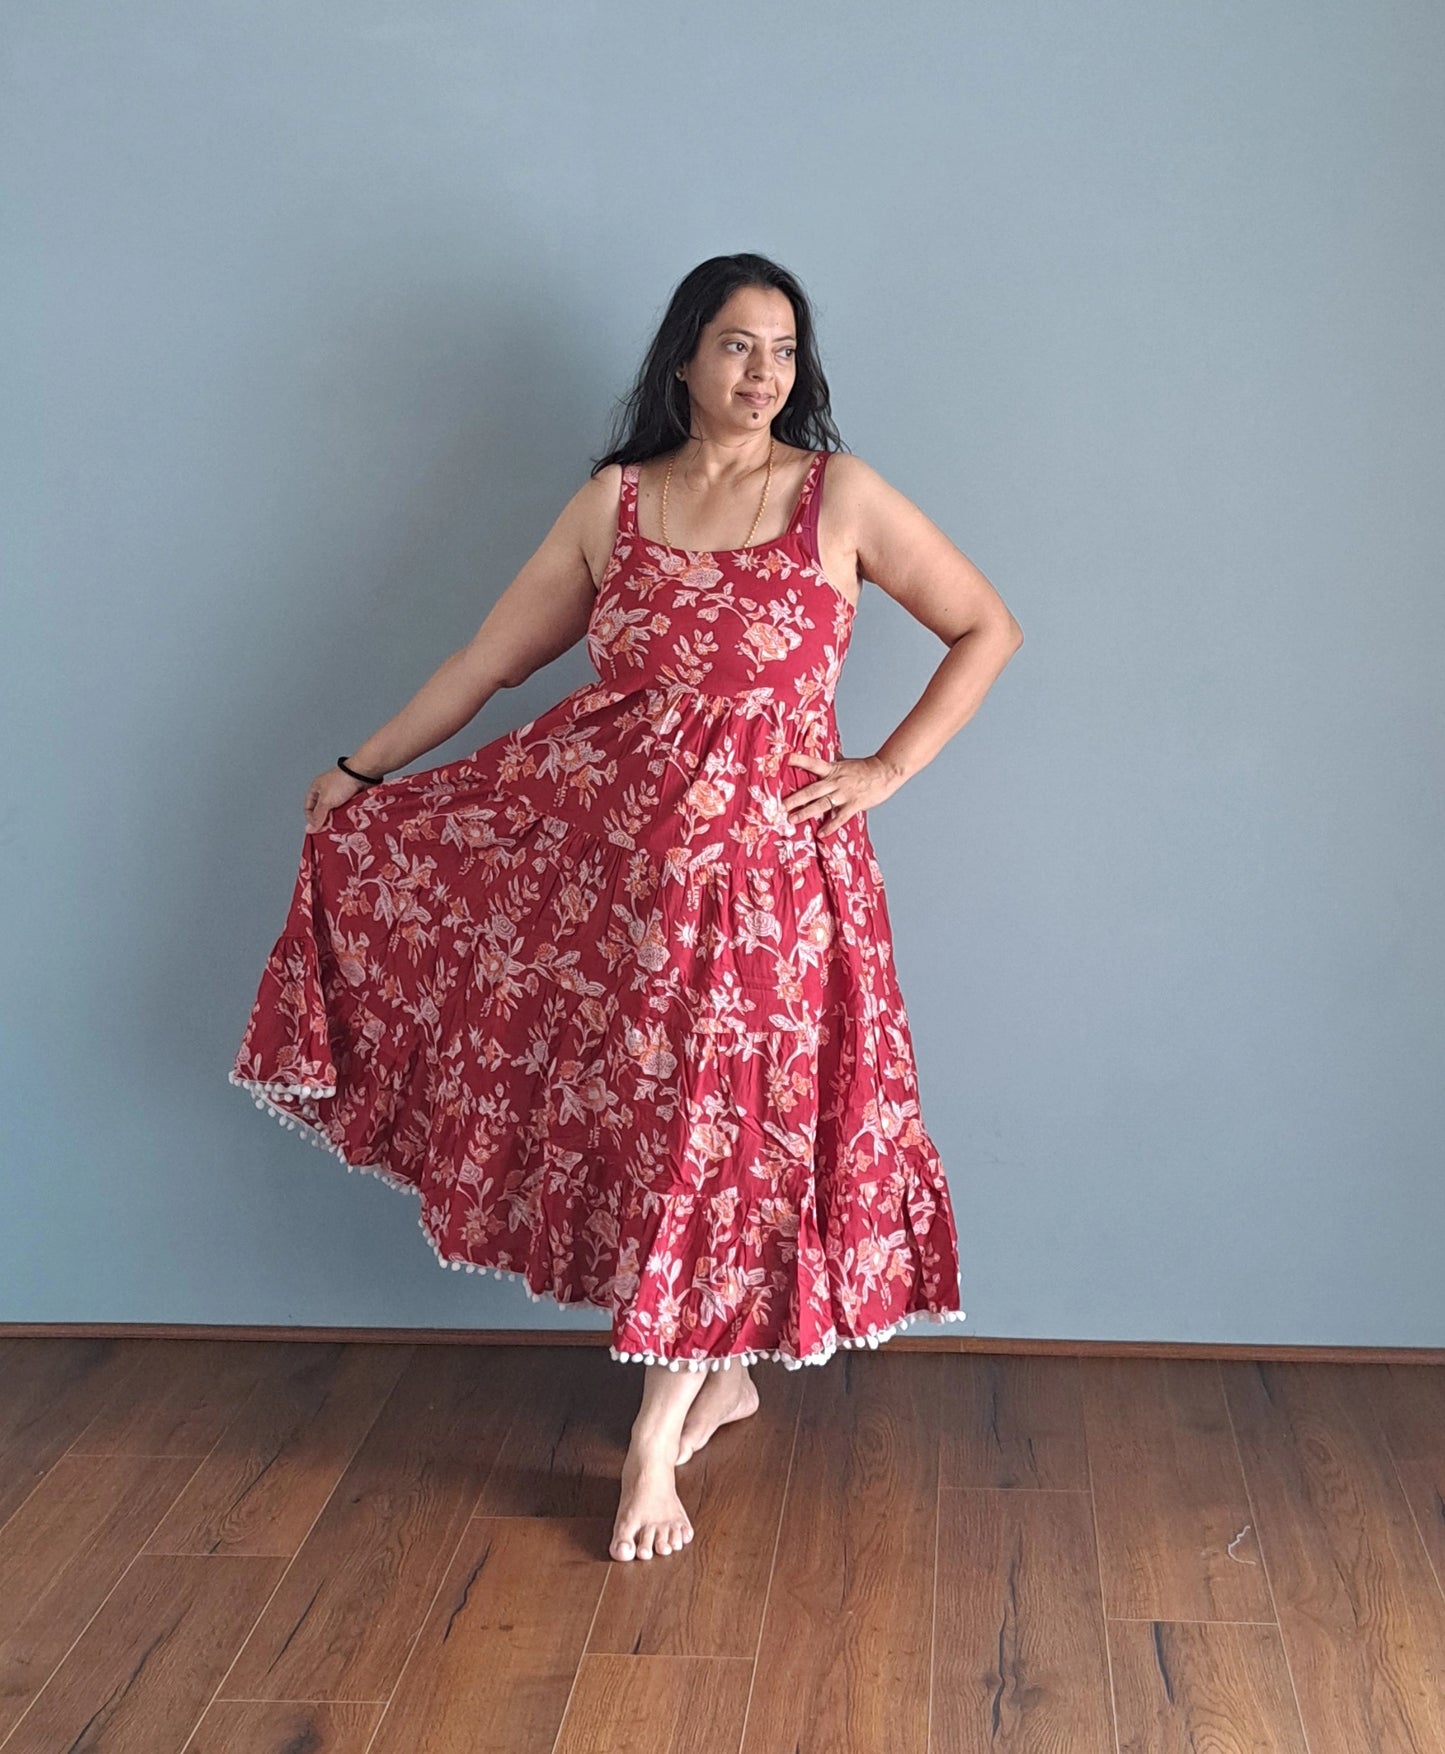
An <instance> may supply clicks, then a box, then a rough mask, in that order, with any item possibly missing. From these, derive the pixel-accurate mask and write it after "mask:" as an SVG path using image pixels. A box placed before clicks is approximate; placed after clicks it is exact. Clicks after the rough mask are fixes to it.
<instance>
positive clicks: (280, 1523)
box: [146, 1345, 416, 1559]
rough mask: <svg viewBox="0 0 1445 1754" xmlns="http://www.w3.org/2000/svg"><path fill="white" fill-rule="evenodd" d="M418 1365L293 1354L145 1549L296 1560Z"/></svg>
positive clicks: (404, 1350)
mask: <svg viewBox="0 0 1445 1754" xmlns="http://www.w3.org/2000/svg"><path fill="white" fill-rule="evenodd" d="M415 1357H416V1348H415V1347H410V1346H310V1345H297V1346H287V1347H286V1349H285V1355H284V1357H282V1358H280V1359H278V1360H277V1362H276V1365H275V1368H274V1369H272V1370H270V1371H268V1372H267V1373H266V1375H265V1377H264V1379H263V1380H262V1381H261V1382H260V1383H258V1384H257V1385H256V1387H255V1388H254V1389H253V1390H252V1391H251V1393H250V1395H249V1396H247V1398H246V1399H245V1400H244V1401H242V1402H241V1404H240V1406H239V1407H238V1408H237V1410H236V1413H235V1416H234V1417H233V1418H232V1420H231V1422H230V1424H229V1425H227V1426H226V1428H225V1430H224V1431H223V1432H222V1433H221V1435H220V1437H219V1439H218V1440H217V1442H216V1444H215V1447H214V1448H213V1449H212V1451H211V1453H210V1455H209V1456H207V1458H206V1459H205V1461H204V1462H202V1463H201V1465H200V1467H199V1468H198V1469H197V1470H196V1471H195V1473H194V1475H193V1476H192V1478H191V1480H190V1483H189V1485H188V1486H187V1487H186V1489H185V1491H184V1492H183V1493H182V1494H181V1495H180V1497H179V1499H178V1500H177V1502H176V1503H175V1505H174V1506H172V1508H171V1511H170V1513H169V1515H167V1516H166V1517H165V1518H164V1520H163V1521H162V1522H161V1524H160V1526H159V1528H157V1529H156V1531H155V1533H154V1534H153V1535H152V1536H151V1538H150V1540H149V1541H148V1542H147V1543H146V1551H147V1552H148V1553H251V1554H271V1555H273V1556H279V1557H282V1558H286V1559H290V1558H291V1557H292V1556H293V1555H294V1554H295V1553H296V1551H297V1550H298V1548H299V1547H300V1545H301V1543H302V1542H303V1541H304V1540H305V1539H306V1536H307V1534H308V1533H309V1531H310V1529H311V1528H312V1526H313V1524H314V1523H315V1521H316V1518H317V1516H318V1515H319V1513H320V1511H321V1508H322V1506H323V1505H324V1504H325V1503H326V1500H327V1499H328V1497H330V1495H331V1492H332V1489H333V1488H334V1487H335V1485H336V1482H337V1481H338V1480H339V1479H340V1478H341V1475H342V1474H343V1473H344V1472H345V1471H346V1468H347V1466H348V1465H349V1464H350V1462H351V1460H352V1458H353V1456H354V1455H355V1454H356V1451H357V1449H358V1447H359V1446H360V1444H361V1442H362V1440H363V1439H364V1438H365V1436H366V1434H367V1432H368V1431H369V1430H370V1429H371V1427H372V1425H373V1423H374V1422H375V1420H376V1417H377V1414H378V1413H380V1411H381V1408H382V1406H383V1404H384V1403H385V1401H386V1398H387V1396H388V1395H390V1394H391V1392H392V1390H393V1389H394V1388H395V1387H396V1385H397V1382H398V1381H399V1380H400V1378H401V1375H402V1372H403V1371H404V1370H405V1369H406V1368H407V1367H408V1366H409V1365H411V1364H412V1363H413V1362H414V1361H415Z"/></svg>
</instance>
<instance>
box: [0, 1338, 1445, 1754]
mask: <svg viewBox="0 0 1445 1754" xmlns="http://www.w3.org/2000/svg"><path fill="white" fill-rule="evenodd" d="M753 1374H754V1377H755V1380H756V1381H757V1383H758V1386H759V1389H760V1391H761V1395H762V1407H761V1409H760V1411H759V1412H758V1414H757V1415H756V1416H755V1417H754V1418H753V1419H751V1420H748V1421H745V1422H741V1423H739V1424H736V1425H733V1426H729V1427H725V1428H724V1429H723V1430H721V1431H720V1432H719V1433H718V1434H717V1436H716V1437H715V1438H714V1439H713V1441H712V1443H711V1444H710V1445H708V1447H707V1448H706V1449H705V1450H703V1451H702V1452H700V1453H699V1454H698V1455H697V1456H696V1457H695V1458H694V1460H693V1461H692V1462H689V1463H688V1464H686V1465H685V1466H684V1467H683V1468H681V1469H680V1470H679V1473H678V1481H679V1487H680V1490H681V1493H682V1497H683V1502H684V1503H685V1504H686V1506H687V1508H688V1511H689V1513H690V1515H691V1516H692V1518H693V1521H694V1525H695V1527H696V1531H697V1533H696V1536H695V1538H694V1540H693V1541H692V1543H691V1545H690V1546H689V1547H687V1548H686V1549H685V1550H684V1552H682V1553H681V1554H678V1555H673V1556H668V1557H663V1556H658V1557H656V1558H654V1559H652V1560H651V1561H642V1560H637V1561H633V1562H632V1563H631V1564H617V1563H614V1562H613V1561H611V1560H610V1559H609V1558H608V1557H607V1543H608V1538H609V1535H610V1532H611V1525H612V1516H613V1512H614V1509H615V1504H616V1479H617V1472H618V1468H619V1465H620V1463H621V1459H622V1455H623V1452H624V1450H625V1448H626V1442H627V1433H628V1426H629V1424H630V1421H631V1418H632V1415H633V1411H634V1410H635V1407H636V1403H637V1397H638V1395H639V1394H640V1391H641V1383H642V1372H641V1367H639V1366H633V1365H621V1364H617V1363H615V1362H614V1361H613V1360H611V1359H610V1358H609V1357H608V1355H607V1352H606V1349H605V1347H597V1346H581V1347H564V1348H559V1347H535V1346H514V1347H503V1348H497V1347H483V1346H466V1345H417V1346H412V1345H385V1344H335V1345H332V1344H318V1343H294V1344H293V1343H284V1342H277V1343H272V1342H260V1341H211V1340H76V1339H50V1338H36V1339H31V1338H20V1339H8V1340H0V1749H3V1751H4V1754H81V1751H83V1750H107V1751H116V1754H119V1751H121V1750H125V1751H127V1754H129V1751H131V1750H134V1751H135V1754H173V1751H174V1754H181V1751H182V1750H186V1751H187V1754H243V1751H244V1754H403V1751H404V1754H464V1751H465V1754H489V1751H492V1750H497V1751H499V1754H500V1751H505V1754H553V1751H555V1754H584V1751H586V1754H634V1751H635V1754H723V1751H726V1754H764V1751H766V1754H823V1751H827V1754H835V1751H836V1754H874V1751H875V1750H877V1751H879V1754H881V1751H883V1750H887V1751H888V1754H976V1751H977V1754H982V1751H983V1750H985V1749H987V1750H994V1751H996V1750H1001V1749H1003V1750H1014V1751H1023V1750H1029V1751H1033V1750H1038V1751H1039V1754H1145V1751H1149V1754H1152V1751H1155V1750H1157V1751H1159V1754H1175V1751H1176V1750H1177V1751H1178V1754H1186V1751H1190V1750H1195V1751H1198V1754H1205V1751H1207V1754H1231V1751H1233V1750H1240V1751H1244V1750H1248V1751H1249V1754H1263V1751H1266V1750H1269V1751H1273V1750H1279V1751H1281V1754H1407V1751H1408V1754H1442V1750H1445V1701H1442V1694H1441V1681H1440V1672H1441V1668H1442V1666H1445V1595H1442V1592H1441V1578H1442V1576H1445V1375H1442V1372H1441V1370H1440V1368H1439V1367H1437V1366H1425V1365H1353V1364H1341V1365H1328V1364H1297V1363H1269V1364H1254V1363H1243V1362H1234V1361H1228V1362H1223V1363H1217V1362H1201V1361H1196V1360H1173V1359H1170V1360H1134V1359H1130V1360H1126V1361H1119V1360H1110V1359H1097V1358H1084V1359H1060V1358H1044V1359H1038V1358H1021V1357H1001V1356H994V1357H990V1356H988V1355H985V1354H981V1353H968V1352H960V1351H956V1350H950V1351H947V1352H945V1351H925V1350H903V1349H896V1348H895V1349H890V1348H889V1347H887V1346H884V1347H881V1348H879V1349H878V1350H877V1351H876V1352H870V1351H862V1352H841V1353H839V1354H837V1355H836V1356H835V1357H834V1358H833V1359H832V1360H830V1361H829V1362H828V1363H827V1364H825V1365H821V1366H810V1367H808V1368H806V1369H803V1370H799V1371H791V1372H790V1371H786V1370H784V1369H783V1368H781V1367H780V1366H778V1365H763V1366H759V1367H758V1368H757V1369H756V1370H755V1371H754V1373H753Z"/></svg>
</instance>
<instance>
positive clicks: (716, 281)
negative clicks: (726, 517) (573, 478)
mask: <svg viewBox="0 0 1445 1754" xmlns="http://www.w3.org/2000/svg"><path fill="white" fill-rule="evenodd" d="M740 286H764V287H774V288H776V289H777V291H779V292H781V293H782V294H784V296H785V297H786V298H787V299H788V301H789V303H790V304H791V305H792V307H793V329H794V333H795V334H796V336H797V343H798V350H797V353H796V355H795V356H794V358H795V362H796V366H797V375H796V377H795V378H794V380H793V389H792V393H791V394H790V395H789V397H788V399H787V401H786V402H785V403H784V404H783V406H782V408H781V409H780V410H779V411H778V413H777V415H776V416H775V417H774V419H773V423H772V429H773V433H774V436H775V437H777V438H779V439H781V440H782V441H783V442H784V444H790V445H798V446H800V447H801V448H802V449H803V450H806V451H837V450H842V449H843V448H844V447H843V441H842V439H841V438H840V437H839V436H838V429H837V427H836V426H835V425H834V424H833V411H832V408H831V406H830V404H829V399H828V380H827V379H826V378H825V377H824V376H823V368H822V366H821V364H820V363H819V361H818V345H817V341H816V338H815V332H814V325H813V309H812V306H811V305H810V304H809V302H808V295H807V294H806V293H805V292H804V291H803V289H802V287H801V286H800V285H799V283H798V280H797V278H796V276H794V275H792V274H790V273H789V272H788V271H787V269H786V268H780V267H779V266H778V264H777V263H776V262H772V261H769V259H768V258H767V257H766V256H755V255H753V254H752V253H751V252H750V251H743V252H742V253H741V254H739V255H736V256H710V257H709V258H708V259H707V261H706V262H699V263H698V265H697V267H696V268H694V269H693V270H692V272H691V273H690V274H688V275H687V276H686V277H685V278H684V279H683V280H682V281H681V282H680V283H679V284H678V287H677V290H676V291H675V292H674V293H673V295H672V299H671V301H670V302H669V304H668V307H667V313H666V315H665V316H664V317H663V319H662V322H661V324H660V326H659V328H658V331H657V333H656V335H654V336H653V339H652V345H651V347H649V348H648V350H647V357H646V358H645V359H644V360H643V362H642V367H641V369H640V370H639V372H638V374H637V379H636V382H635V383H634V384H633V386H632V388H631V390H630V391H629V392H628V394H627V396H626V397H625V398H624V400H623V401H622V403H621V406H620V408H619V410H618V413H617V414H616V415H615V416H614V419H613V424H612V433H611V443H612V449H611V450H609V451H608V452H607V454H606V456H604V457H599V458H598V459H597V461H596V462H595V463H594V464H593V465H592V470H591V473H592V474H593V475H596V474H597V473H598V471H599V470H601V469H605V468H606V467H607V465H608V464H609V463H645V462H646V461H647V459H648V458H649V457H657V456H661V455H662V454H663V453H664V452H666V451H675V450H676V449H677V447H678V446H679V445H680V444H682V443H683V442H684V441H685V440H686V439H687V437H688V436H689V434H690V432H691V430H692V408H691V398H690V397H689V395H688V389H687V385H686V384H685V383H683V382H682V380H681V379H680V378H678V377H676V376H674V374H675V372H676V371H677V368H678V367H679V366H680V365H686V364H687V362H688V360H690V359H691V358H692V356H693V354H694V353H695V352H696V351H697V344H698V340H699V338H700V336H701V335H702V331H703V328H704V327H705V325H706V324H708V323H710V322H711V321H712V319H713V318H714V317H715V316H716V315H717V313H718V312H719V311H720V310H721V309H722V307H723V305H724V304H725V303H726V302H727V300H728V299H729V298H731V297H732V295H733V294H734V293H735V292H736V291H737V290H738V288H739V287H740Z"/></svg>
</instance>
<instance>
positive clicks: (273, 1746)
mask: <svg viewBox="0 0 1445 1754" xmlns="http://www.w3.org/2000/svg"><path fill="white" fill-rule="evenodd" d="M385 1710H386V1706H385V1704H384V1703H383V1702H382V1701H380V1700H378V1701H377V1702H376V1703H375V1704H374V1705H358V1704H356V1703H354V1702H350V1703H346V1704H340V1705H338V1704H333V1703H330V1702H327V1701H318V1700H315V1699H275V1700H257V1699H218V1700H216V1701H215V1702H214V1703H213V1704H212V1705H211V1707H210V1709H209V1710H208V1711H207V1712H206V1715H205V1716H204V1717H203V1718H202V1719H201V1721H200V1723H199V1724H197V1726H196V1733H195V1734H194V1735H193V1736H192V1737H191V1739H190V1741H189V1742H187V1743H186V1747H185V1754H367V1751H368V1749H369V1748H370V1746H371V1738H372V1734H373V1732H374V1731H375V1729H376V1726H377V1723H378V1721H379V1720H380V1718H381V1714H382V1712H384V1711H385ZM418 1754H425V1751H424V1750H418Z"/></svg>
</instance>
